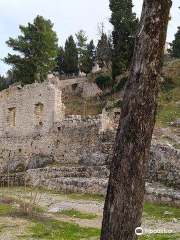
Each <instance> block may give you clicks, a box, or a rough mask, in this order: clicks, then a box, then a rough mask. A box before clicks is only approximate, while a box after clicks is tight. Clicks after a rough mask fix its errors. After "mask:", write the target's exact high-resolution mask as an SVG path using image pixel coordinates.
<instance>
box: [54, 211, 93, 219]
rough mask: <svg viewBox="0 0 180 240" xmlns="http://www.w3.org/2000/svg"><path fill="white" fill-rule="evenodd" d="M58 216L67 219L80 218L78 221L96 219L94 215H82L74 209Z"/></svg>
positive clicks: (62, 212)
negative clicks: (63, 216)
mask: <svg viewBox="0 0 180 240" xmlns="http://www.w3.org/2000/svg"><path fill="white" fill-rule="evenodd" d="M58 214H59V213H58ZM60 214H62V215H65V216H68V217H74V218H80V219H94V218H97V215H94V214H84V213H82V212H79V211H77V210H75V209H72V210H64V211H61V212H60Z"/></svg>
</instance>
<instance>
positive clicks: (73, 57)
mask: <svg viewBox="0 0 180 240" xmlns="http://www.w3.org/2000/svg"><path fill="white" fill-rule="evenodd" d="M64 72H65V73H67V74H77V73H78V51H77V48H76V43H75V42H74V39H73V36H72V35H71V36H69V37H68V39H67V40H66V42H65V53H64Z"/></svg>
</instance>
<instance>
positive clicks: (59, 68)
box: [55, 47, 65, 75]
mask: <svg viewBox="0 0 180 240" xmlns="http://www.w3.org/2000/svg"><path fill="white" fill-rule="evenodd" d="M64 55H65V52H64V49H63V47H58V50H57V58H56V64H57V65H56V67H55V70H56V71H58V72H59V74H60V75H61V74H63V73H64V72H65V68H64V67H65V63H64Z"/></svg>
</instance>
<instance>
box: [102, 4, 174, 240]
mask: <svg viewBox="0 0 180 240" xmlns="http://www.w3.org/2000/svg"><path fill="white" fill-rule="evenodd" d="M170 7H171V0H144V4H143V10H142V16H141V23H140V27H139V30H138V34H137V38H136V46H135V52H134V57H133V63H132V67H131V71H130V77H129V80H128V83H127V86H126V91H125V97H124V101H123V106H122V114H121V118H120V122H119V128H118V132H117V136H116V144H115V149H114V157H113V162H112V166H111V173H110V179H109V184H108V191H107V197H106V202H105V208H104V218H103V225H102V232H101V240H135V239H137V236H136V234H135V229H136V228H137V227H139V226H140V225H141V216H142V205H143V198H144V192H145V177H146V165H147V159H148V156H149V150H150V144H151V138H152V132H153V127H154V123H155V115H156V98H157V93H158V88H159V82H160V74H161V70H162V57H163V53H164V44H165V39H166V32H167V24H168V20H169V10H170Z"/></svg>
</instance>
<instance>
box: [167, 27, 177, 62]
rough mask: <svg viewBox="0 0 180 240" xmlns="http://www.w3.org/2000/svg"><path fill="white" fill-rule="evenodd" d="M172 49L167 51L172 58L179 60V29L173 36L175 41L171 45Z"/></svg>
mask: <svg viewBox="0 0 180 240" xmlns="http://www.w3.org/2000/svg"><path fill="white" fill-rule="evenodd" d="M171 47H172V49H170V50H169V52H170V54H171V56H172V57H175V58H180V27H178V31H177V33H176V34H175V39H174V41H173V42H172V44H171Z"/></svg>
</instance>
